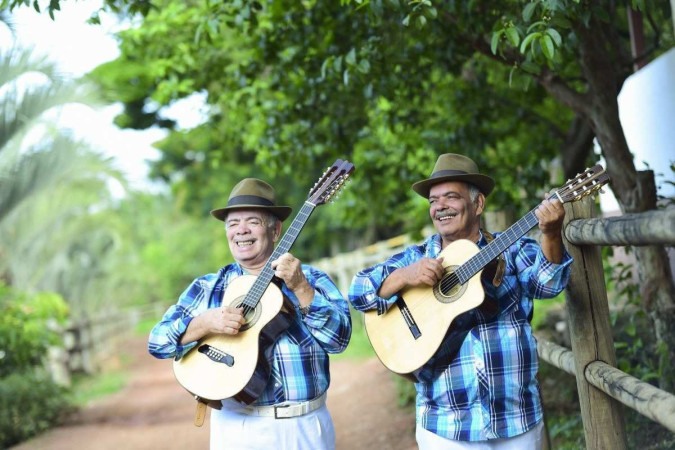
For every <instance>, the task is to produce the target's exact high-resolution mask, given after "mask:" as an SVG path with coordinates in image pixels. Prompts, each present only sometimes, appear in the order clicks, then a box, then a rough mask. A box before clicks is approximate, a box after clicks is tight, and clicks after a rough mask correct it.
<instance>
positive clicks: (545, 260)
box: [349, 153, 572, 450]
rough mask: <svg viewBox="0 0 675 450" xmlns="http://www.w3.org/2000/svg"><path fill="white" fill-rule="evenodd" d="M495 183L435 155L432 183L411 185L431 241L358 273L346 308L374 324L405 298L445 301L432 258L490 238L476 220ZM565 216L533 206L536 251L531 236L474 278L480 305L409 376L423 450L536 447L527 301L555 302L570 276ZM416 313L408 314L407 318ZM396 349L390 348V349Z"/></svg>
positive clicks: (550, 204) (547, 206)
mask: <svg viewBox="0 0 675 450" xmlns="http://www.w3.org/2000/svg"><path fill="white" fill-rule="evenodd" d="M494 184H495V183H494V180H493V179H492V178H490V177H488V176H486V175H483V174H481V173H480V172H479V170H478V167H477V166H476V164H475V163H474V161H472V160H471V159H469V158H467V157H465V156H462V155H457V154H452V153H449V154H444V155H441V156H440V157H439V158H438V160H437V162H436V165H435V167H434V169H433V171H432V174H431V176H430V177H429V178H428V179H425V180H422V181H419V182H417V183H415V184H414V185H413V186H412V188H413V190H414V191H415V192H416V193H417V194H419V195H421V196H422V197H424V198H425V199H427V200H428V201H429V214H430V216H431V220H432V222H433V224H434V227H435V229H436V231H437V233H436V234H434V235H433V236H431V237H429V238H428V239H426V240H425V241H424V242H423V243H422V244H421V245H412V246H410V247H408V248H406V249H405V250H404V251H402V252H401V253H398V254H396V255H394V256H392V257H391V258H389V259H388V260H387V261H385V262H383V263H381V264H377V265H375V266H373V267H370V268H367V269H365V270H363V271H361V272H359V273H358V274H356V276H355V277H354V280H353V282H352V285H351V287H350V292H349V300H350V301H351V303H352V305H353V306H354V307H355V308H356V309H358V310H360V311H364V312H367V317H368V316H369V315H370V316H371V317H379V316H378V315H383V314H386V315H387V316H388V315H389V314H392V313H393V314H401V313H402V311H403V309H401V308H405V306H402V305H405V296H406V295H409V294H410V295H411V292H412V291H414V292H417V290H419V289H421V290H422V292H426V291H429V292H433V293H434V294H433V295H435V296H436V297H434V296H433V295H431V296H430V298H424V301H427V300H428V301H430V302H434V301H435V299H436V298H438V299H440V300H441V301H442V300H444V298H443V296H444V295H446V293H447V298H450V294H449V292H450V290H448V291H447V292H446V291H442V292H440V293H439V291H438V289H440V290H442V289H443V283H445V282H446V281H448V280H450V281H452V278H451V276H449V275H447V274H446V273H445V266H444V264H443V257H445V258H446V259H449V258H450V255H449V254H448V253H447V252H446V253H444V254H443V255H442V256H441V257H439V255H440V254H441V252H442V251H443V250H444V249H446V248H448V246H450V247H449V249H448V250H449V251H454V249H455V248H456V246H457V245H465V244H464V241H469V242H470V243H473V244H475V246H477V247H478V248H480V249H483V248H485V247H486V246H487V244H488V241H491V240H492V239H493V236H492V235H491V234H490V233H488V232H487V231H485V230H482V229H481V227H480V215H481V213H482V212H483V211H484V208H485V198H486V197H487V196H488V195H489V194H490V192H491V191H492V190H493V188H494ZM564 214H565V212H564V209H563V207H562V204H561V203H560V202H558V201H557V200H555V201H550V200H548V199H545V200H544V201H543V202H542V203H541V204H540V205H539V206H538V207H537V208H536V210H535V211H534V216H535V219H534V220H533V222H538V226H539V230H540V231H541V238H540V244H539V243H537V242H536V241H535V240H533V239H531V238H528V237H520V238H518V237H516V238H515V239H514V240H515V242H514V243H512V244H510V245H509V244H508V243H507V244H506V245H507V246H508V247H507V248H506V250H505V251H503V253H501V255H499V258H498V260H495V261H494V262H493V263H491V264H490V268H491V269H492V270H488V267H486V269H485V270H484V271H483V273H482V276H481V278H480V279H479V280H478V279H477V282H478V285H479V286H482V289H483V291H484V294H485V296H484V297H485V299H484V300H483V303H482V304H481V305H480V306H479V307H477V308H471V309H469V310H468V311H467V312H464V313H463V314H461V315H459V316H458V317H456V318H455V319H454V320H453V322H452V327H450V330H451V332H447V334H446V331H447V330H448V329H445V330H441V332H440V335H439V341H440V342H441V343H442V344H441V345H439V347H438V348H437V349H431V352H430V354H432V355H433V356H431V357H430V359H429V360H428V361H426V362H424V361H422V362H421V363H420V364H421V366H420V367H419V369H415V370H414V371H413V372H412V376H413V377H414V379H415V381H416V382H415V388H416V391H417V399H416V405H417V408H416V417H417V430H416V438H417V443H418V445H419V448H420V449H422V450H429V449H434V450H436V449H465V448H466V449H474V448H475V449H478V448H480V449H500V450H504V449H539V448H541V446H542V439H543V409H542V404H541V399H540V396H539V386H538V384H537V379H536V374H537V370H538V362H537V351H536V341H535V339H534V337H533V336H532V329H531V327H530V319H531V317H532V312H533V307H534V304H533V299H534V298H552V297H555V296H556V295H558V294H559V293H560V292H561V291H562V290H563V289H564V287H565V285H566V284H567V281H568V278H569V271H570V269H569V265H570V263H571V262H572V260H571V258H570V256H569V254H568V253H567V252H566V250H565V248H564V247H563V242H562V237H561V230H562V224H563V218H564ZM533 226H534V225H533ZM526 231H527V230H525V232H526ZM525 232H523V234H524V233H525ZM500 234H502V233H495V236H498V235H500ZM453 243H454V245H452V244H453ZM473 244H470V245H471V246H473V247H475V246H474V245H473ZM476 252H478V249H476ZM453 255H454V253H453ZM488 261H489V260H488ZM488 261H485V262H486V263H487V262H488ZM449 270H450V269H449ZM488 272H489V273H490V275H489V276H488V275H487V273H488ZM441 281H443V282H441ZM439 282H441V283H439ZM467 284H469V281H468V282H467ZM439 286H440V287H439ZM427 288H428V289H427ZM432 288H434V289H437V290H436V291H432ZM411 290H412V291H411ZM402 292H405V294H406V295H401V294H402ZM452 295H454V292H453V293H452ZM460 295H461V290H460ZM481 297H482V292H481ZM462 300H464V298H462ZM481 300H482V298H481ZM439 303H440V302H439ZM399 309H401V313H399V311H398V310H399ZM414 314H415V311H411V315H412V317H413V319H412V320H414ZM408 320H410V318H409V317H408ZM417 325H418V328H415V327H411V328H410V330H411V331H410V332H411V334H414V333H417V334H418V336H417V337H416V339H419V338H421V337H424V336H423V334H422V335H420V329H419V328H421V327H419V324H417ZM405 331H406V332H407V331H408V330H405ZM368 332H369V336H370V334H371V330H368ZM427 335H428V332H427ZM373 338H374V337H371V342H373ZM409 339H411V340H412V338H409ZM401 342H402V339H396V340H392V347H394V348H396V345H397V343H398V345H399V346H400V345H402V344H401ZM420 342H421V341H420ZM403 356H404V357H408V358H410V357H412V356H413V355H411V354H410V353H408V354H407V355H403ZM381 359H382V358H381ZM383 362H384V360H383Z"/></svg>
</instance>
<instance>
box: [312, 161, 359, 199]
mask: <svg viewBox="0 0 675 450" xmlns="http://www.w3.org/2000/svg"><path fill="white" fill-rule="evenodd" d="M353 171H354V164H352V163H350V162H349V161H347V160H344V161H343V160H342V159H336V160H335V162H334V163H333V165H332V166H330V167H329V168H328V169H326V171H325V172H324V173H323V175H321V178H319V181H317V182H316V183H315V184H314V186H313V187H312V189H310V191H309V197H308V198H307V200H308V201H309V202H310V203H312V204H313V205H316V206H319V205H323V204H324V203H327V202H329V201H330V200H331V199H332V198H333V197H335V195H336V194H337V193H338V191H339V190H340V189H341V188H342V186H343V185H344V184H345V182H346V181H347V178H349V175H351V173H352V172H353Z"/></svg>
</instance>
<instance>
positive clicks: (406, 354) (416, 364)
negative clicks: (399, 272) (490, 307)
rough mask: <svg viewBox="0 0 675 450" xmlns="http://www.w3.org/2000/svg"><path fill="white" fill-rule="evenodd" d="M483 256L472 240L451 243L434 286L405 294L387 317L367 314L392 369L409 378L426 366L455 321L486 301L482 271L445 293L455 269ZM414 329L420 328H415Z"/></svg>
mask: <svg viewBox="0 0 675 450" xmlns="http://www.w3.org/2000/svg"><path fill="white" fill-rule="evenodd" d="M478 252H479V249H478V246H476V245H475V244H474V243H472V242H471V241H468V240H458V241H455V242H452V243H451V244H449V245H448V246H447V247H446V248H445V249H444V250H443V251H442V252H441V253H440V255H439V257H441V256H442V257H443V266H444V267H445V275H444V277H443V279H442V280H441V281H439V282H438V283H437V284H436V285H435V286H433V287H429V286H416V287H412V288H408V289H404V290H403V291H402V293H401V297H402V299H403V301H402V302H400V303H399V304H396V305H393V306H391V307H390V308H389V310H388V311H387V312H386V313H384V314H382V315H378V314H377V311H375V310H373V311H366V313H365V327H366V332H367V333H368V339H369V340H370V343H371V345H372V346H373V349H374V350H375V353H376V354H377V356H378V358H379V359H380V361H382V363H383V364H384V365H385V366H386V367H387V368H388V369H389V370H391V371H392V372H396V373H398V374H402V375H405V374H409V373H412V372H414V371H415V370H417V369H419V368H420V367H422V366H423V365H424V364H425V363H426V362H427V361H429V360H430V359H431V357H432V356H433V355H434V353H436V351H437V350H438V348H439V347H440V346H441V343H442V342H443V338H444V337H445V335H446V334H447V332H448V330H449V329H450V326H451V324H452V321H453V320H454V319H455V318H456V317H457V316H459V315H460V314H462V313H464V312H466V311H469V310H470V309H473V308H476V307H477V306H479V305H480V304H481V303H482V302H483V298H484V291H483V286H482V285H481V281H480V276H481V273H482V271H479V272H477V273H476V274H475V275H474V276H473V277H471V278H470V279H469V281H468V282H466V283H465V284H458V285H457V286H454V287H452V288H451V289H448V288H446V286H447V285H448V282H447V281H448V279H449V278H448V277H450V276H451V275H452V274H453V272H454V271H455V269H456V268H457V267H459V266H460V265H461V264H462V263H464V262H465V261H466V260H468V259H469V258H471V257H472V256H474V255H475V254H477V253H478ZM402 307H403V308H404V310H402V309H401V308H402ZM406 309H407V310H406ZM406 318H408V320H406ZM411 324H414V325H416V329H411ZM413 328H415V327H413ZM417 331H418V332H419V333H417ZM415 334H418V336H417V337H416V336H415Z"/></svg>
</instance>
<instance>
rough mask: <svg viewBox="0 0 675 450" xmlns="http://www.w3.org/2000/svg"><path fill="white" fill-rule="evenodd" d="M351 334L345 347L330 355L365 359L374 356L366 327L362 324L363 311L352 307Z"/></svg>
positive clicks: (339, 357) (338, 357) (337, 357)
mask: <svg viewBox="0 0 675 450" xmlns="http://www.w3.org/2000/svg"><path fill="white" fill-rule="evenodd" d="M350 312H351V316H352V336H351V338H350V340H349V345H348V346H347V349H346V350H345V351H344V352H342V353H338V354H336V355H331V358H335V359H343V358H344V359H365V358H371V357H374V356H375V351H374V350H373V347H372V346H371V345H370V341H369V340H368V334H367V333H366V328H365V326H364V325H363V313H361V312H359V311H356V310H354V309H352V310H351V311H350Z"/></svg>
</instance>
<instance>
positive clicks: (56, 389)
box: [0, 284, 68, 448]
mask: <svg viewBox="0 0 675 450" xmlns="http://www.w3.org/2000/svg"><path fill="white" fill-rule="evenodd" d="M67 314H68V308H67V306H66V303H65V302H64V301H63V299H62V298H61V297H60V296H59V295H57V294H50V293H39V294H34V295H28V294H25V293H22V292H19V291H17V290H15V289H12V288H9V287H7V286H4V285H2V284H0V448H7V447H8V446H10V445H13V444H17V443H19V442H21V441H23V440H25V439H28V438H29V437H32V436H35V435H36V434H38V433H39V432H41V431H44V430H46V429H48V428H49V427H51V426H52V425H54V424H55V423H56V421H57V419H58V417H59V416H60V414H62V413H63V412H64V410H65V409H68V400H67V397H66V394H67V392H66V389H64V388H63V387H60V386H57V385H56V384H55V383H54V382H53V380H52V379H51V377H50V376H49V374H48V373H47V372H46V371H45V369H44V367H43V364H44V362H45V357H46V355H47V350H48V349H49V347H50V346H53V345H59V344H60V343H61V335H60V333H59V332H58V331H57V328H58V325H60V324H62V323H63V322H64V321H65V319H66V317H67Z"/></svg>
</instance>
